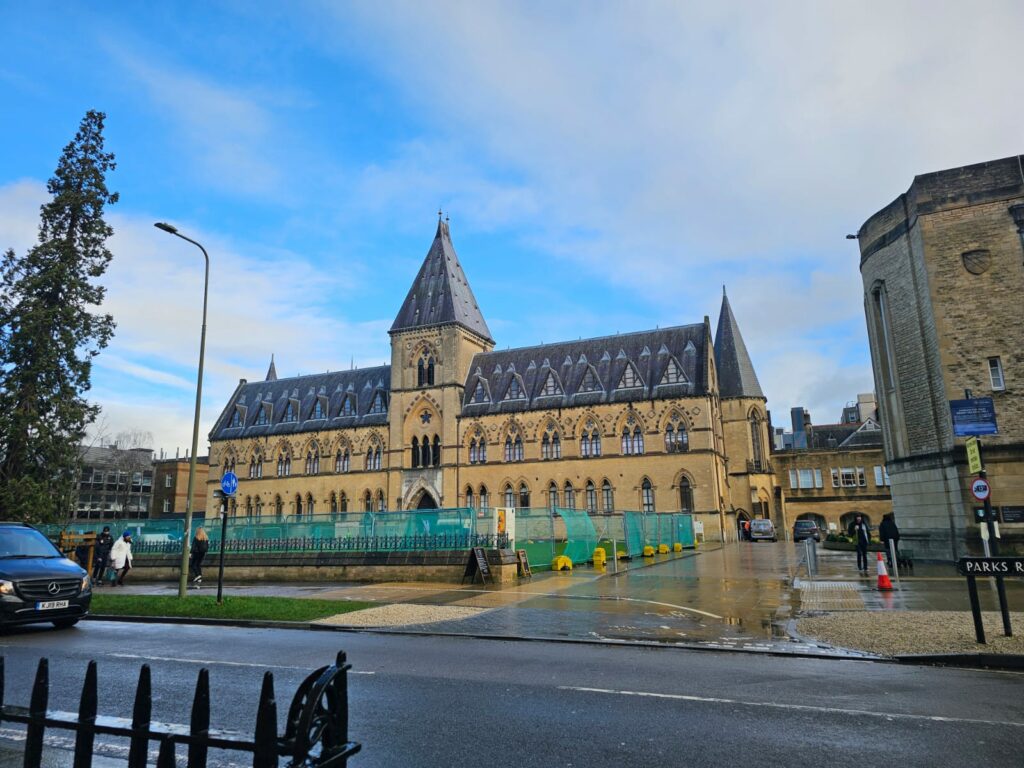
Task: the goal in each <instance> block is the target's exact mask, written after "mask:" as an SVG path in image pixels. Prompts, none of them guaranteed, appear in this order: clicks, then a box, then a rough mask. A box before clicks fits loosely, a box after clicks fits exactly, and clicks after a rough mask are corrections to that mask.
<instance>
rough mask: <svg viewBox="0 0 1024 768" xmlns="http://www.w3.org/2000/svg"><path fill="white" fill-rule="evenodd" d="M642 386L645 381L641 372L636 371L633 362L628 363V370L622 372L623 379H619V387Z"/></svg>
mask: <svg viewBox="0 0 1024 768" xmlns="http://www.w3.org/2000/svg"><path fill="white" fill-rule="evenodd" d="M642 386H643V381H641V380H640V374H639V373H637V372H636V367H635V366H634V365H633V364H632V363H626V370H624V371H623V372H622V379H620V380H619V389H632V388H634V387H642Z"/></svg>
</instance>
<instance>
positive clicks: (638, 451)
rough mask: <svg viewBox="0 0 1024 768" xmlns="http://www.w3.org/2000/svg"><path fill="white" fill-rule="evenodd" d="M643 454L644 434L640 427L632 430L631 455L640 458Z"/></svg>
mask: <svg viewBox="0 0 1024 768" xmlns="http://www.w3.org/2000/svg"><path fill="white" fill-rule="evenodd" d="M643 452H644V433H643V431H642V430H641V429H640V427H634V428H633V455H634V456H641V455H643Z"/></svg>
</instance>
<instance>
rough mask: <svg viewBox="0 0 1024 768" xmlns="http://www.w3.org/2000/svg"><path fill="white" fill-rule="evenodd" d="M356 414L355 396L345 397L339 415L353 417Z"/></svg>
mask: <svg viewBox="0 0 1024 768" xmlns="http://www.w3.org/2000/svg"><path fill="white" fill-rule="evenodd" d="M355 413H356V396H355V395H345V399H344V400H342V401H341V413H340V414H339V415H340V416H354V415H355Z"/></svg>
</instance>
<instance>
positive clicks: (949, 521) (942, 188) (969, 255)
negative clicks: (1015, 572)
mask: <svg viewBox="0 0 1024 768" xmlns="http://www.w3.org/2000/svg"><path fill="white" fill-rule="evenodd" d="M1022 238H1024V158H1022V157H1007V158H1004V159H1002V160H993V161H991V162H987V163H980V164H978V165H969V166H965V167H962V168H953V169H950V170H946V171H938V172H936V173H928V174H925V175H923V176H918V177H916V178H915V179H914V181H913V183H912V184H911V185H910V189H908V190H907V191H906V193H904V194H902V195H900V196H899V197H898V198H896V199H895V200H894V201H893V202H891V203H890V204H889V205H887V206H886V207H884V208H883V209H882V210H880V211H879V212H878V213H876V214H874V215H873V216H871V218H869V219H868V220H867V221H866V222H865V223H864V225H863V226H862V227H861V228H860V231H859V232H858V234H857V239H858V241H859V243H860V253H861V260H860V269H861V275H862V277H863V284H864V310H865V313H866V315H867V328H868V338H869V341H870V346H871V360H872V367H873V369H874V378H875V392H876V394H877V396H878V407H879V411H880V422H881V426H882V430H883V435H884V443H885V451H886V462H887V465H888V470H889V477H890V478H891V481H892V488H891V490H892V503H893V511H894V512H895V515H896V520H897V522H898V524H899V526H900V531H901V533H902V537H903V544H904V545H905V546H909V547H912V548H913V549H914V550H915V552H916V553H917V554H918V556H925V557H932V558H939V559H951V558H956V557H959V556H962V555H964V554H967V553H968V552H971V553H979V552H980V551H981V542H980V539H979V530H978V525H977V524H976V523H975V517H974V509H975V507H977V506H980V503H979V502H977V501H976V500H975V499H974V497H973V496H972V495H971V492H970V485H971V480H972V479H973V478H974V475H972V474H971V473H970V472H969V471H968V467H967V459H966V455H965V449H964V442H965V437H964V436H962V435H961V436H958V435H957V434H955V431H956V430H955V429H954V422H953V417H952V411H951V406H950V401H954V400H975V399H979V400H985V401H986V402H985V405H986V408H987V406H988V403H990V404H991V409H990V412H991V411H994V417H995V423H994V424H991V423H990V424H989V425H988V428H989V429H995V430H996V433H995V434H988V435H985V436H983V437H981V441H982V444H983V449H982V453H983V459H984V462H985V465H986V469H987V472H988V477H989V480H990V483H991V486H992V496H991V501H992V505H993V507H994V508H995V510H996V513H997V515H998V516H999V521H1000V524H1001V534H1002V539H1001V545H1000V546H1001V549H1002V552H1003V553H1010V552H1011V551H1014V550H1015V551H1017V552H1021V551H1024V239H1022ZM961 432H963V430H961Z"/></svg>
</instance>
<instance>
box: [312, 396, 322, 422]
mask: <svg viewBox="0 0 1024 768" xmlns="http://www.w3.org/2000/svg"><path fill="white" fill-rule="evenodd" d="M323 417H324V406H323V403H321V402H320V398H317V399H316V403H315V404H314V405H313V418H314V419H322V418H323Z"/></svg>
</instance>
